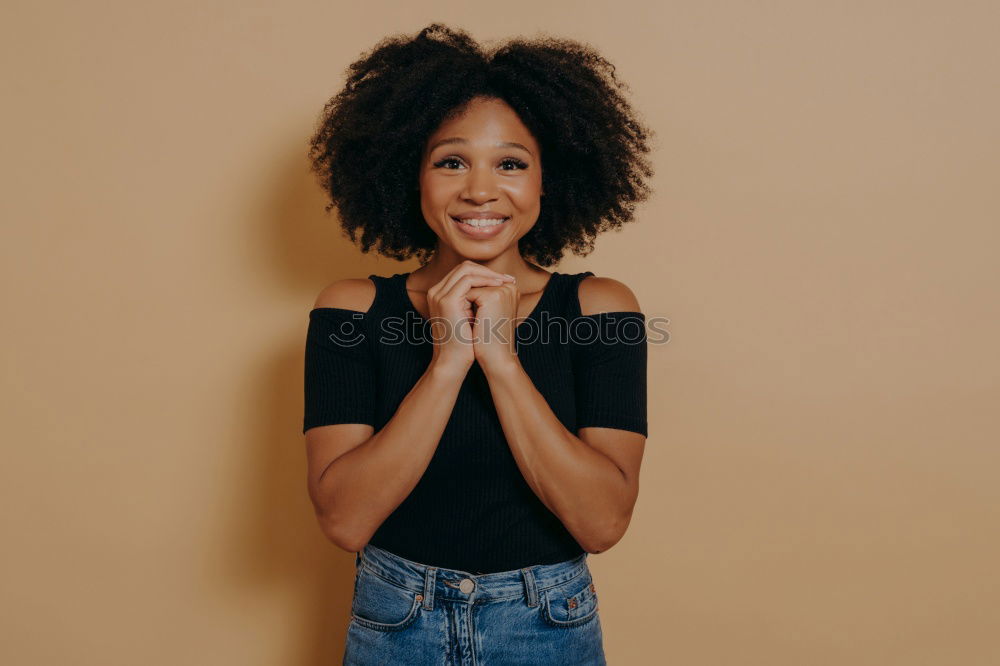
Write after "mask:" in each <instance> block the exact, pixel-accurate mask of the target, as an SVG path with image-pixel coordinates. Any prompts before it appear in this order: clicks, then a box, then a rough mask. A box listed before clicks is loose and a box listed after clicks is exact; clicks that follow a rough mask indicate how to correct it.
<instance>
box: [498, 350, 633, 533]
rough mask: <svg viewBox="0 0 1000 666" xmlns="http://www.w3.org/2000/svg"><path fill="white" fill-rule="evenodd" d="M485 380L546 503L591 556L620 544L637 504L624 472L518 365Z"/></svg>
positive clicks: (513, 444)
mask: <svg viewBox="0 0 1000 666" xmlns="http://www.w3.org/2000/svg"><path fill="white" fill-rule="evenodd" d="M486 376H487V379H488V381H489V385H490V392H491V394H492V396H493V402H494V404H495V405H496V409H497V414H498V415H499V417H500V423H501V425H502V427H503V431H504V435H505V437H506V439H507V443H508V445H509V446H510V449H511V452H512V453H513V455H514V459H515V460H516V461H517V465H518V467H519V468H520V470H521V474H522V475H523V476H524V478H525V480H526V481H527V482H528V485H529V486H530V487H531V489H532V490H533V491H534V492H535V494H536V495H537V496H538V497H539V499H540V500H541V501H542V503H544V504H545V506H546V507H548V508H549V510H550V511H552V512H553V513H554V514H555V515H556V516H558V517H559V519H560V520H561V521H562V523H563V525H565V527H566V529H567V530H568V531H569V532H570V534H572V535H573V537H574V538H575V539H576V540H577V542H579V543H580V545H581V546H583V547H584V548H585V549H586V550H588V551H589V552H600V551H601V550H605V549H607V548H609V547H610V546H611V545H612V544H613V543H615V542H617V541H618V539H620V538H621V535H622V534H623V533H624V532H625V528H626V526H627V524H628V520H629V517H630V515H631V509H632V505H633V498H632V497H631V492H630V491H629V486H628V484H627V483H626V480H625V477H624V475H623V473H622V471H621V469H619V467H618V466H617V465H616V464H615V463H614V462H613V461H612V460H611V459H610V458H608V457H607V456H605V455H604V454H603V453H601V452H600V451H597V450H596V449H594V448H592V447H591V446H589V445H588V444H587V443H586V442H584V441H582V440H581V439H580V438H578V437H577V436H576V435H575V434H573V433H571V432H570V431H569V430H567V429H566V427H565V426H564V425H563V424H562V422H561V421H559V419H558V418H557V417H556V415H555V414H554V413H553V412H552V409H551V407H549V405H548V403H547V402H546V400H545V398H544V396H542V394H541V393H539V391H538V389H536V388H535V385H534V383H533V382H532V381H531V378H530V377H529V376H528V374H527V373H526V372H525V371H524V369H523V368H522V367H521V365H520V363H516V364H512V365H511V366H508V367H506V368H504V369H502V370H493V371H490V370H487V371H486Z"/></svg>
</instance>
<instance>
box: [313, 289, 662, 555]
mask: <svg viewBox="0 0 1000 666" xmlns="http://www.w3.org/2000/svg"><path fill="white" fill-rule="evenodd" d="M408 275H409V273H396V274H394V275H392V276H391V277H383V276H379V275H369V276H368V278H369V279H370V280H372V281H373V282H374V283H375V286H376V296H375V301H374V302H373V303H372V306H371V307H370V308H369V310H368V311H367V312H364V313H362V312H358V311H355V310H347V309H343V308H314V309H313V310H312V311H311V312H310V313H309V330H308V333H307V336H306V345H305V418H304V421H303V429H302V430H303V432H305V431H306V430H308V429H309V428H313V427H315V426H321V425H330V424H334V423H367V424H370V425H372V426H373V427H374V428H375V430H376V432H377V431H378V430H380V429H381V428H382V427H383V426H384V425H385V424H386V423H387V422H388V421H389V419H390V418H392V416H393V415H394V414H395V412H396V409H397V408H398V407H399V404H400V402H402V400H403V398H404V397H405V396H406V395H407V394H408V393H409V392H410V390H411V389H412V388H413V386H414V384H416V382H417V380H418V379H419V378H420V376H421V375H422V374H423V373H424V371H425V370H426V369H427V366H428V364H429V363H430V360H431V357H432V354H433V344H434V343H433V337H432V336H431V331H430V326H429V324H428V322H427V321H426V320H424V319H423V317H422V316H421V315H420V313H419V312H418V311H417V309H416V308H415V307H414V305H413V302H412V301H411V300H410V297H409V294H408V293H407V291H406V278H407V276H408ZM589 275H593V273H592V272H590V271H586V272H583V273H575V274H562V273H558V272H553V273H552V276H551V278H550V279H549V282H548V284H547V285H546V287H545V290H544V291H543V292H542V295H541V297H540V299H539V301H538V304H537V305H536V306H535V309H534V310H533V311H532V312H531V314H529V315H528V316H527V317H526V318H525V319H523V320H519V322H518V325H517V327H516V329H515V337H516V349H517V354H518V359H519V360H520V362H521V365H522V367H523V368H524V370H525V372H526V373H527V374H528V376H529V377H530V378H531V380H532V382H534V385H535V387H536V388H537V389H538V391H539V393H541V394H542V395H543V396H544V397H545V400H546V401H547V402H548V404H549V406H550V408H551V409H552V411H553V413H554V414H555V415H556V417H557V418H558V419H559V420H560V422H562V424H563V425H564V426H565V427H566V428H567V429H568V430H569V431H570V432H572V433H574V434H576V432H577V429H578V428H582V427H584V426H601V427H605V428H620V429H622V430H629V431H632V432H638V433H641V434H643V435H646V434H647V430H646V353H647V350H646V330H645V316H644V315H643V313H641V312H601V313H597V314H593V315H582V314H581V311H580V300H579V297H578V293H577V289H578V286H579V283H580V281H581V280H582V279H583V278H584V277H586V276H589ZM370 543H371V544H372V545H374V546H377V547H379V548H383V549H385V550H387V551H389V552H392V553H395V554H396V555H398V556H400V557H403V558H406V559H409V560H412V561H414V562H418V563H421V564H428V565H432V566H437V567H440V568H447V569H459V570H462V571H466V572H469V573H474V574H482V573H494V572H498V571H509V570H512V569H520V568H522V567H526V566H531V565H536V564H554V563H557V562H563V561H565V560H568V559H572V558H574V557H576V556H578V555H580V554H581V553H583V552H584V550H583V548H581V547H580V545H579V544H578V543H577V542H576V540H575V539H574V538H573V536H572V535H571V534H570V533H569V532H568V531H567V530H566V528H565V527H564V526H563V524H562V522H560V520H559V519H558V517H556V515H555V514H553V513H552V512H551V511H549V509H548V508H547V507H546V506H545V505H544V504H543V503H542V502H541V500H539V499H538V497H537V496H536V495H535V493H534V491H532V490H531V487H530V486H529V485H528V483H527V482H526V481H525V480H524V477H523V476H522V475H521V471H520V469H518V467H517V463H516V461H515V460H514V456H513V454H512V453H511V451H510V447H509V446H508V444H507V440H506V438H505V437H504V433H503V428H502V426H501V424H500V419H499V416H498V415H497V411H496V407H495V406H494V405H493V398H492V395H491V393H490V388H489V384H488V382H487V381H486V377H485V375H484V374H483V370H482V368H481V367H480V366H479V364H478V363H477V362H473V364H472V366H471V367H470V369H469V372H468V374H467V375H466V377H465V380H464V382H463V384H462V387H461V389H460V391H459V394H458V398H457V400H456V403H455V407H454V410H453V411H452V414H451V417H450V419H449V421H448V424H447V426H446V427H445V429H444V432H443V434H442V436H441V439H440V441H439V442H438V446H437V449H436V450H435V452H434V455H433V457H432V459H431V461H430V463H429V464H428V466H427V469H426V471H425V472H424V475H423V476H422V477H421V479H420V481H419V482H418V483H417V485H416V486H415V487H414V488H413V490H412V491H411V493H410V495H409V496H408V497H407V498H406V499H405V500H403V502H402V503H401V504H400V505H399V506H398V507H397V508H396V509H395V511H393V512H392V513H391V514H390V515H389V516H388V517H387V518H386V519H385V521H384V522H383V523H382V525H381V526H380V527H379V528H378V530H377V531H376V532H375V534H374V535H373V536H372V538H371V541H370Z"/></svg>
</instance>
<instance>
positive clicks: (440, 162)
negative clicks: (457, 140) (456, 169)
mask: <svg viewBox="0 0 1000 666" xmlns="http://www.w3.org/2000/svg"><path fill="white" fill-rule="evenodd" d="M452 162H454V163H456V164H458V158H455V157H446V158H444V159H443V160H438V161H437V162H435V163H434V166H435V167H437V168H438V169H440V168H441V167H443V166H444V165H445V164H450V163H452Z"/></svg>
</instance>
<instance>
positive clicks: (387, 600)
mask: <svg viewBox="0 0 1000 666" xmlns="http://www.w3.org/2000/svg"><path fill="white" fill-rule="evenodd" d="M422 601H423V595H422V594H418V593H417V592H413V591H412V590H407V589H405V588H403V587H400V586H399V585H396V584H395V583H392V582H390V581H388V580H385V579H384V578H382V577H381V576H379V575H378V574H376V573H375V572H373V571H372V570H370V569H369V568H368V567H366V566H364V564H362V565H361V566H360V567H359V568H358V571H357V575H356V577H355V581H354V600H353V601H352V603H351V619H352V621H354V622H356V623H357V624H359V625H361V626H363V627H368V628H369V629H374V630H376V631H400V630H402V629H405V628H407V627H408V626H410V625H411V624H413V622H414V620H416V619H417V617H419V615H420V607H421V602H422Z"/></svg>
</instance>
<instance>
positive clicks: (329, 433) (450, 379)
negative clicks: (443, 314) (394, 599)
mask: <svg viewBox="0 0 1000 666" xmlns="http://www.w3.org/2000/svg"><path fill="white" fill-rule="evenodd" d="M373 300H374V285H372V283H371V281H370V280H367V279H363V280H362V279H359V280H341V281H339V282H336V283H334V284H333V285H331V286H330V287H327V289H325V290H324V291H323V292H322V293H321V294H320V296H319V298H317V300H316V305H315V307H338V308H345V309H350V310H357V311H367V310H368V308H369V307H370V306H371V303H372V301H373ZM464 375H465V373H464V372H462V371H460V370H456V369H453V368H452V367H449V366H445V365H443V364H438V363H435V362H431V364H430V365H429V366H428V368H427V370H426V371H425V373H424V374H423V376H421V378H420V379H419V380H418V381H417V383H416V384H415V385H414V387H413V388H412V389H411V390H410V392H409V393H408V394H407V395H406V397H405V398H403V400H402V402H401V403H400V405H399V408H398V409H397V410H396V413H395V414H394V415H393V417H392V418H391V419H390V420H389V422H388V423H386V424H385V426H384V427H383V428H382V429H381V430H379V431H378V432H375V431H374V428H373V427H372V426H371V425H369V424H364V423H342V424H336V425H324V426H317V427H314V428H310V429H309V430H307V431H306V433H305V438H306V448H307V458H308V488H309V497H310V499H311V501H312V503H313V507H314V509H315V511H316V517H317V519H318V520H319V523H320V527H321V529H322V530H323V533H324V534H325V535H326V536H327V538H328V539H330V541H332V542H333V543H335V544H336V545H337V546H339V547H340V548H343V549H344V550H347V551H350V552H357V551H359V550H361V549H362V548H363V547H364V545H365V544H366V543H368V540H369V539H370V538H371V536H372V534H374V533H375V530H377V529H378V527H379V526H380V525H381V524H382V523H383V522H384V521H385V519H386V518H387V517H388V516H389V514H390V513H392V512H393V510H395V508H396V507H397V506H399V504H400V503H402V501H403V500H404V499H406V497H407V496H408V495H409V494H410V491H412V490H413V488H414V486H416V484H417V482H418V481H419V480H420V478H421V476H422V475H423V473H424V471H425V470H426V468H427V465H428V464H429V463H430V460H431V457H432V456H433V455H434V451H435V449H436V448H437V445H438V442H439V440H440V439H441V434H442V433H443V432H444V428H445V426H446V425H447V423H448V419H449V417H450V416H451V412H452V409H453V408H454V405H455V401H456V399H457V397H458V392H459V389H460V388H461V386H462V381H463V379H464Z"/></svg>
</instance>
